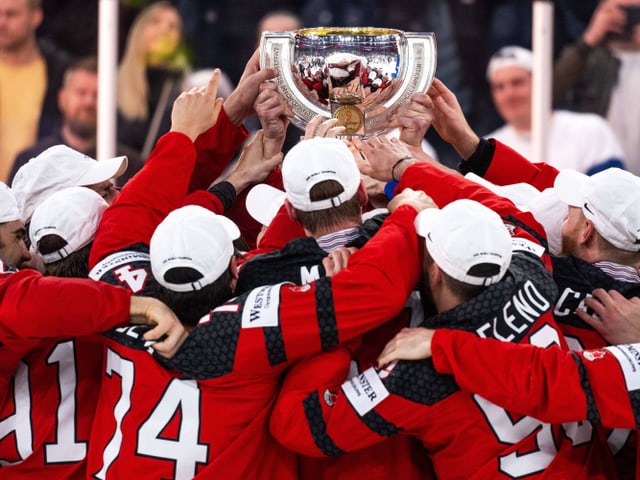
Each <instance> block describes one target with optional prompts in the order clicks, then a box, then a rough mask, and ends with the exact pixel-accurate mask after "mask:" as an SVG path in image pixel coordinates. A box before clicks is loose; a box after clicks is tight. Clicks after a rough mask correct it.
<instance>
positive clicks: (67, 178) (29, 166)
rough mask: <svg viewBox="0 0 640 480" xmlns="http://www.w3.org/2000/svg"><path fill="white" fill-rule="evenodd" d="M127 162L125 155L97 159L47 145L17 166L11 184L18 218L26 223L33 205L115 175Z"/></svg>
mask: <svg viewBox="0 0 640 480" xmlns="http://www.w3.org/2000/svg"><path fill="white" fill-rule="evenodd" d="M127 164H128V161H127V157H125V156H122V157H115V158H109V159H105V160H100V161H97V160H95V159H94V158H91V157H89V156H88V155H84V154H83V153H80V152H78V151H77V150H74V149H73V148H69V147H67V146H66V145H54V146H53V147H49V148H48V149H46V150H45V151H44V152H42V153H41V154H40V155H38V156H36V157H34V158H32V159H31V160H29V161H28V162H27V163H26V164H24V165H23V166H22V167H20V169H19V170H18V171H17V172H16V175H15V177H14V178H13V182H12V183H11V188H12V189H13V191H14V193H15V196H16V200H17V201H18V208H19V209H20V212H21V216H22V221H23V222H25V223H27V222H28V221H29V219H30V218H31V215H33V211H34V210H35V208H36V207H37V206H38V205H39V204H40V203H42V201H43V200H45V199H46V198H47V197H48V196H49V195H51V194H52V193H54V192H57V191H59V190H62V189H63V188H66V187H83V186H87V185H94V184H96V183H101V182H104V181H106V180H110V179H112V178H117V177H119V176H120V175H122V174H123V173H124V172H125V171H126V169H127Z"/></svg>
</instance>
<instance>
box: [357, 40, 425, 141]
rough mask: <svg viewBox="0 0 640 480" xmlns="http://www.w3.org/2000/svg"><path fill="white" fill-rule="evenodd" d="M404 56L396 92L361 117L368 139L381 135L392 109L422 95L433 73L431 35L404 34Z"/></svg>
mask: <svg viewBox="0 0 640 480" xmlns="http://www.w3.org/2000/svg"><path fill="white" fill-rule="evenodd" d="M404 38H405V40H406V43H407V44H406V48H407V51H406V54H405V55H404V58H403V61H402V62H401V70H400V72H398V76H397V79H399V80H400V81H401V82H402V84H401V86H400V88H399V89H398V91H397V92H395V94H394V95H393V97H391V98H390V99H389V100H387V101H386V102H384V103H383V104H382V105H381V106H380V107H379V108H377V109H376V110H374V111H371V112H367V113H366V114H365V131H366V132H367V134H368V135H375V134H377V133H381V132H384V131H385V130H386V128H387V119H388V117H389V115H391V113H393V112H394V111H395V107H396V105H404V104H406V103H408V102H409V101H410V100H411V96H412V95H413V94H414V93H416V92H426V91H427V90H428V89H429V87H430V86H431V82H433V77H434V76H435V72H436V63H437V54H436V37H435V34H434V33H432V32H429V33H416V32H405V33H404Z"/></svg>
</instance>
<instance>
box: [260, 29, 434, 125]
mask: <svg viewBox="0 0 640 480" xmlns="http://www.w3.org/2000/svg"><path fill="white" fill-rule="evenodd" d="M260 66H261V67H262V68H266V67H269V68H275V69H276V70H277V71H278V76H277V77H276V78H275V82H276V83H277V85H278V88H279V89H280V92H281V93H282V94H283V95H284V96H285V97H286V98H287V100H288V101H289V103H290V104H291V107H292V109H293V112H294V116H293V118H292V122H293V124H294V125H296V126H297V127H298V128H300V129H302V130H304V128H305V126H306V124H307V123H308V122H309V121H310V120H311V119H312V118H313V117H315V116H316V115H318V114H320V115H323V116H325V117H326V118H330V117H335V118H337V119H338V120H339V123H340V124H341V125H343V126H344V127H345V135H360V136H369V135H375V134H378V133H381V132H384V131H385V130H386V129H387V124H388V117H389V116H390V114H391V113H393V112H394V111H395V110H396V109H397V108H398V107H399V106H400V105H403V104H405V103H407V102H409V100H410V99H411V96H412V95H413V94H414V93H416V92H426V91H427V89H428V88H429V86H430V85H431V82H432V80H433V77H434V74H435V69H436V43H435V36H434V34H433V33H415V32H403V31H401V30H393V29H387V28H363V27H349V28H347V27H330V28H329V27H327V28H308V29H302V30H296V31H294V32H265V33H263V34H262V39H261V43H260Z"/></svg>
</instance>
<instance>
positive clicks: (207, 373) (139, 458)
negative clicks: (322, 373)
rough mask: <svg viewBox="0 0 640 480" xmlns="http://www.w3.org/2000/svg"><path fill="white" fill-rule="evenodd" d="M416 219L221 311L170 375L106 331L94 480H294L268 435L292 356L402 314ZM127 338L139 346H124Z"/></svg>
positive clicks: (392, 223) (286, 457) (405, 216)
mask: <svg viewBox="0 0 640 480" xmlns="http://www.w3.org/2000/svg"><path fill="white" fill-rule="evenodd" d="M415 215H416V212H415V210H414V209H413V208H411V207H406V206H402V207H399V208H398V209H397V210H396V212H394V215H392V216H390V217H389V219H388V220H387V222H386V224H385V226H384V227H383V228H382V229H381V230H380V232H378V234H377V235H376V236H375V237H374V239H372V240H370V241H369V243H368V244H367V246H366V247H365V248H363V249H362V250H360V251H359V252H357V253H356V254H354V255H353V256H352V257H351V259H350V265H349V268H347V269H345V270H344V271H342V272H340V273H339V274H337V275H336V276H335V277H333V278H324V279H321V280H318V281H317V282H315V283H312V284H309V285H306V286H303V287H298V286H293V285H289V284H280V285H276V286H268V287H264V288H259V289H255V290H252V291H250V292H248V293H246V294H244V295H242V296H240V297H237V298H235V299H232V300H230V301H228V302H227V303H226V304H224V305H222V306H220V307H218V308H216V309H215V310H213V311H212V312H211V315H210V316H209V317H207V318H205V319H203V321H201V323H200V325H198V326H197V327H196V328H195V329H194V330H193V331H192V332H191V334H190V335H189V337H188V338H187V340H186V341H185V343H184V345H183V346H182V348H181V349H180V351H179V352H178V353H177V354H176V355H175V356H174V358H173V359H172V360H171V361H168V362H163V363H164V364H165V366H166V367H169V368H171V369H172V370H173V371H172V370H169V369H167V368H165V367H163V366H162V365H161V364H160V363H158V362H157V361H156V360H155V359H154V358H153V357H151V355H149V353H148V352H145V351H144V345H140V341H139V339H138V338H137V337H138V335H137V334H136V333H135V332H136V330H132V329H124V330H122V331H115V332H110V333H109V334H108V335H109V337H110V338H111V339H112V340H113V341H110V342H109V351H108V354H107V363H106V366H105V377H104V379H103V384H102V389H101V392H100V402H99V404H98V412H99V414H98V415H97V418H100V419H101V421H100V422H95V423H94V426H93V430H92V434H91V443H90V450H89V473H90V474H91V475H93V476H94V477H95V478H122V477H123V475H124V476H127V477H136V476H138V477H144V476H146V477H147V478H191V477H192V476H194V475H196V476H197V477H198V478H216V479H218V478H230V479H234V478H237V479H245V478H278V479H280V478H283V479H287V478H295V476H296V464H295V456H294V455H293V454H292V453H290V452H287V451H285V450H284V449H283V448H282V447H281V446H279V445H278V444H277V443H275V442H274V441H273V439H272V438H271V437H270V436H269V433H268V422H267V420H268V417H267V415H268V412H269V410H270V408H271V405H272V403H273V401H274V399H275V397H276V394H277V390H278V387H279V385H280V375H281V374H282V372H283V371H284V370H285V369H286V368H287V367H288V366H289V365H290V364H291V363H292V362H293V361H294V360H297V359H299V358H301V357H302V356H305V355H307V354H309V353H315V352H318V351H321V350H322V349H326V348H330V347H331V346H333V345H335V344H337V343H338V342H343V341H348V340H349V339H352V338H354V337H356V336H358V335H361V334H362V333H363V332H364V331H366V330H369V329H371V328H373V327H375V326H376V325H379V324H381V323H383V322H384V321H385V320H386V319H388V318H391V317H392V316H393V315H395V314H396V313H398V312H399V311H400V309H401V308H402V306H403V305H404V302H405V299H406V297H407V296H408V294H409V292H410V291H411V290H412V287H413V286H414V285H415V283H416V281H417V279H418V274H419V266H420V259H419V254H418V247H417V237H416V235H415V230H414V228H413V220H414V218H415ZM390 244H393V245H394V249H393V253H390V252H389V248H388V245H390ZM385 246H386V247H385ZM396 248H397V250H396ZM380 291H384V292H386V294H385V295H380V294H379V292H380ZM354 298H357V299H358V300H359V302H360V304H359V305H354ZM127 341H129V343H131V342H132V341H134V342H135V341H137V342H138V346H137V348H138V350H133V349H131V348H125V347H130V346H131V345H128V344H127ZM178 372H179V373H178ZM179 374H181V375H179ZM191 379H195V380H191ZM239 458H250V459H251V461H247V462H242V461H238V459H239Z"/></svg>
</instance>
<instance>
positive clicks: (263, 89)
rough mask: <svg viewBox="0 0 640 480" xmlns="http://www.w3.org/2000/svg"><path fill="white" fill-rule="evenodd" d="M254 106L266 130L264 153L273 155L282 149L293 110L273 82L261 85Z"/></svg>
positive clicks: (268, 155)
mask: <svg viewBox="0 0 640 480" xmlns="http://www.w3.org/2000/svg"><path fill="white" fill-rule="evenodd" d="M254 108H255V111H256V114H257V115H258V118H259V119H260V124H261V125H262V130H263V131H264V150H265V151H264V154H265V156H267V157H272V156H273V155H276V154H277V153H279V152H280V151H282V147H283V145H284V141H285V138H286V135H287V127H288V126H289V117H291V116H293V111H292V110H291V107H290V106H289V104H288V103H287V101H286V99H285V98H284V97H283V96H282V95H281V94H280V92H279V91H278V87H277V86H276V84H275V83H272V82H264V83H262V84H261V85H260V92H259V93H258V97H257V98H256V102H255V106H254Z"/></svg>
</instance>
